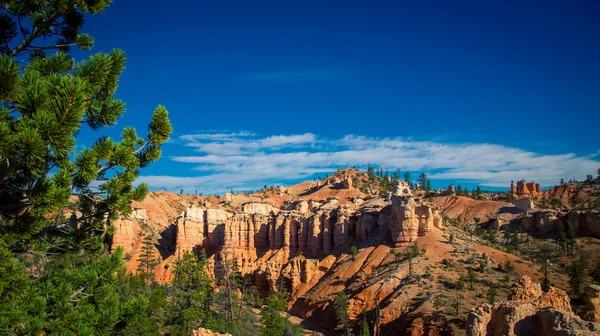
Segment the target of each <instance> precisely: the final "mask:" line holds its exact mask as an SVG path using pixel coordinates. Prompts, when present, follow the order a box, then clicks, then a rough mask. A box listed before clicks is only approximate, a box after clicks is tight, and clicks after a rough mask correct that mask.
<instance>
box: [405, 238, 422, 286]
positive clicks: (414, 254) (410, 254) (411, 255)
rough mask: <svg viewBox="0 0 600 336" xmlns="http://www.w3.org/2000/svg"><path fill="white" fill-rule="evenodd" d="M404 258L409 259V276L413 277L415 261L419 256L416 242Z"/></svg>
mask: <svg viewBox="0 0 600 336" xmlns="http://www.w3.org/2000/svg"><path fill="white" fill-rule="evenodd" d="M404 256H405V257H406V258H408V276H409V277H410V278H412V277H413V259H414V258H416V257H418V256H419V245H417V243H416V242H415V243H414V244H412V245H411V246H410V247H409V248H408V251H406V252H404Z"/></svg>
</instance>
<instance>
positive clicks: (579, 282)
mask: <svg viewBox="0 0 600 336" xmlns="http://www.w3.org/2000/svg"><path fill="white" fill-rule="evenodd" d="M587 265H588V261H587V259H586V258H585V256H584V254H583V253H582V251H579V256H578V257H577V258H575V259H573V261H572V262H571V265H570V267H569V284H570V286H571V292H572V293H573V295H574V296H575V297H578V298H580V297H581V293H582V288H583V285H584V284H585V282H586V280H587V279H586V278H587V276H586V274H585V269H586V268H587Z"/></svg>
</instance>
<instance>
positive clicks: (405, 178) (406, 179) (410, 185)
mask: <svg viewBox="0 0 600 336" xmlns="http://www.w3.org/2000/svg"><path fill="white" fill-rule="evenodd" d="M404 182H406V184H408V186H409V187H411V188H412V187H413V182H412V180H411V178H410V172H404Z"/></svg>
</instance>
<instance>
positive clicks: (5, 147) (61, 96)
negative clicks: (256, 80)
mask: <svg viewBox="0 0 600 336" xmlns="http://www.w3.org/2000/svg"><path fill="white" fill-rule="evenodd" d="M110 3H111V1H103V0H94V1H89V0H85V1H84V0H71V1H64V0H63V1H49V0H46V1H14V0H13V1H2V3H1V4H0V10H2V11H3V14H1V15H0V30H1V31H0V36H2V43H0V44H1V46H0V52H1V54H0V83H2V84H1V85H0V99H1V100H2V108H1V109H0V138H1V139H2V141H1V142H0V199H2V200H3V204H2V205H1V206H0V218H2V220H3V223H4V224H3V225H0V236H2V237H3V241H4V244H5V245H7V246H10V247H11V248H13V249H15V248H18V249H21V250H26V249H28V246H29V245H30V244H31V243H33V240H34V238H37V237H39V236H40V235H43V234H45V233H47V232H53V233H57V232H64V231H69V230H70V231H73V230H74V231H76V234H75V235H70V237H72V238H73V239H74V240H66V241H64V240H61V241H63V242H65V243H64V244H63V246H61V248H63V249H65V248H66V249H70V248H72V246H73V243H77V242H81V241H82V239H89V238H90V237H92V236H94V235H96V234H98V233H104V232H106V228H105V223H106V221H105V216H108V218H109V219H114V218H116V216H118V215H119V214H120V213H124V214H127V213H129V212H130V207H129V202H130V201H131V200H141V199H143V198H144V197H145V195H146V193H147V192H148V186H147V185H146V184H140V185H139V186H138V187H136V188H133V186H132V184H133V182H134V181H135V179H136V178H137V177H138V176H139V169H140V168H144V167H146V166H147V165H148V164H149V163H151V162H153V161H156V160H157V159H158V158H159V157H160V154H161V152H160V147H161V145H162V144H163V143H164V142H165V141H166V140H168V138H169V135H170V134H171V124H170V122H169V119H168V112H167V110H166V109H165V108H164V107H163V106H158V107H157V108H156V110H155V111H154V115H153V116H152V118H151V122H150V125H149V127H148V133H147V135H146V136H140V135H138V134H137V132H136V131H135V129H133V128H131V127H126V128H125V129H124V130H123V133H122V136H121V139H120V141H115V140H113V139H111V138H109V137H101V138H99V139H98V140H97V141H96V142H95V144H94V145H93V146H92V147H91V148H85V149H81V150H79V151H77V150H76V146H75V145H76V136H77V134H78V133H79V132H80V131H81V128H82V125H86V126H87V127H88V128H90V129H92V130H99V129H102V128H104V127H108V126H112V125H115V124H116V123H117V121H118V120H119V118H120V117H121V116H122V115H123V113H124V112H125V103H124V102H123V101H121V100H120V99H117V98H116V97H115V92H116V90H117V87H118V81H119V76H120V75H121V73H122V72H123V70H124V68H125V53H124V52H123V51H122V50H119V49H115V50H113V51H112V52H110V53H99V54H96V55H92V56H90V57H89V58H87V59H86V60H83V61H81V62H77V63H76V62H75V60H74V59H73V58H72V57H70V56H68V55H67V54H66V52H68V51H69V49H70V48H71V47H73V46H78V47H79V48H80V49H83V50H89V49H90V48H91V47H92V45H93V42H94V40H93V38H92V37H91V36H89V35H87V34H83V33H80V29H81V27H82V25H83V22H84V14H98V13H101V12H102V11H104V9H105V8H106V7H107V6H108V5H109V4H110ZM18 37H19V38H21V40H20V41H18V40H17V38H18ZM44 43H45V44H46V45H43V44H44ZM53 50H57V51H58V52H57V53H54V54H50V55H47V54H46V52H47V51H53ZM26 55H27V56H29V61H28V62H22V60H20V59H21V58H23V57H24V56H26ZM17 57H20V58H19V60H18V58H17ZM95 182H100V184H99V185H96V184H95ZM72 195H76V196H77V199H78V204H77V208H78V210H79V212H80V213H81V214H82V215H81V216H74V217H73V218H72V219H71V220H69V221H62V220H61V217H60V216H56V217H55V218H56V219H55V220H53V221H50V220H48V219H47V217H48V215H49V214H52V213H56V212H58V211H60V210H62V209H63V208H64V207H65V206H67V205H69V197H70V196H72ZM45 241H49V242H50V245H51V246H54V244H56V243H57V241H56V240H48V239H45ZM97 242H98V240H96V242H95V243H96V244H97ZM47 245H48V244H47Z"/></svg>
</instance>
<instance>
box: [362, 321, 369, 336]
mask: <svg viewBox="0 0 600 336" xmlns="http://www.w3.org/2000/svg"><path fill="white" fill-rule="evenodd" d="M360 336H371V331H370V329H369V324H368V323H367V321H366V320H363V322H362V325H361V327H360Z"/></svg>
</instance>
